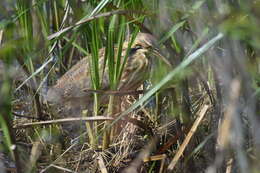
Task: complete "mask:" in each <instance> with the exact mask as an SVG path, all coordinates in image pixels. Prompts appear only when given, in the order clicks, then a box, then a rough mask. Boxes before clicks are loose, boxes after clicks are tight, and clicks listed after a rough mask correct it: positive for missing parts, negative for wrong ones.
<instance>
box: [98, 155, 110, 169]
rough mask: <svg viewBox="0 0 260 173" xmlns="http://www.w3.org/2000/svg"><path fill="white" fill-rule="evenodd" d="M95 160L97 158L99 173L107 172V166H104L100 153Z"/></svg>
mask: <svg viewBox="0 0 260 173" xmlns="http://www.w3.org/2000/svg"><path fill="white" fill-rule="evenodd" d="M97 160H98V165H99V168H100V171H101V173H108V171H107V168H106V166H105V162H104V160H103V158H102V156H101V155H100V154H99V156H98V157H97Z"/></svg>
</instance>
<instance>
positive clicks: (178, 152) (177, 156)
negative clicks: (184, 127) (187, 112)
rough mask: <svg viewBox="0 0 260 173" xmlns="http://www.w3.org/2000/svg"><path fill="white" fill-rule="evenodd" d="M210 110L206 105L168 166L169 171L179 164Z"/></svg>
mask: <svg viewBox="0 0 260 173" xmlns="http://www.w3.org/2000/svg"><path fill="white" fill-rule="evenodd" d="M208 108H209V105H204V107H203V108H202V109H201V111H200V113H199V116H198V118H197V119H196V120H195V122H194V124H193V125H192V127H191V129H190V131H189V133H188V135H187V136H186V138H185V139H184V141H183V143H182V144H181V146H180V148H179V150H178V151H177V153H176V154H175V156H174V158H173V159H172V161H171V163H170V165H169V166H168V170H170V171H172V170H173V169H174V167H175V165H176V164H177V162H178V160H179V159H180V157H181V155H182V154H183V151H184V150H185V148H186V146H187V145H188V143H189V141H190V139H191V137H192V136H193V135H194V133H195V132H196V130H197V127H198V126H199V124H200V122H201V120H202V119H203V117H204V116H205V115H206V112H207V110H208Z"/></svg>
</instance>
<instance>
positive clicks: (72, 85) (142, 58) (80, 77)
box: [47, 33, 166, 114]
mask: <svg viewBox="0 0 260 173" xmlns="http://www.w3.org/2000/svg"><path fill="white" fill-rule="evenodd" d="M155 45H156V39H155V38H154V37H153V36H152V35H150V34H146V33H139V34H138V35H137V37H136V39H135V41H134V43H133V45H132V46H131V49H130V53H129V56H128V58H127V61H126V64H125V67H124V70H123V73H122V77H121V80H120V83H119V85H118V90H119V91H127V90H136V89H137V88H138V87H139V86H140V85H141V84H142V83H143V82H144V81H145V80H146V79H147V77H148V76H149V72H150V65H151V59H150V56H149V55H150V54H151V53H154V54H157V55H159V54H158V51H156V46H155ZM127 47H128V42H125V43H124V45H123V50H122V57H123V56H125V54H126V50H127ZM104 54H105V49H104V48H103V49H100V51H99V55H100V56H101V58H100V62H99V65H100V67H99V69H100V71H102V69H103V67H102V66H103V64H104ZM160 57H162V56H160ZM87 58H89V57H86V58H83V59H82V60H80V61H79V62H78V63H77V64H76V65H74V66H73V67H72V68H71V69H70V70H69V71H68V72H67V73H65V74H64V75H63V76H62V77H61V78H60V79H59V80H58V81H57V84H56V85H54V86H53V87H51V88H50V89H49V90H48V93H47V100H48V101H50V102H56V103H64V102H67V101H69V102H74V103H72V104H74V105H75V104H76V105H79V100H81V101H83V102H82V103H83V104H84V105H88V108H89V106H90V105H91V104H92V102H93V99H91V96H92V93H89V92H85V91H83V90H84V89H90V88H91V76H90V70H89V64H88V59H87ZM164 61H166V60H165V59H164ZM100 76H102V77H101V79H102V88H101V89H102V90H108V89H109V80H108V71H107V68H105V71H104V73H102V72H100ZM77 114H78V113H77Z"/></svg>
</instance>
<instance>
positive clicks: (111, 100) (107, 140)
mask: <svg viewBox="0 0 260 173" xmlns="http://www.w3.org/2000/svg"><path fill="white" fill-rule="evenodd" d="M114 99H115V97H114V95H111V96H110V97H109V103H108V110H107V116H108V117H110V116H112V115H113V107H114ZM109 125H110V122H109V121H106V123H105V132H104V135H103V146H102V149H103V150H104V149H107V148H108V147H109V144H110V135H111V131H112V130H111V128H108V127H109Z"/></svg>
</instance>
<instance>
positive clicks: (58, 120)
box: [14, 116, 114, 129]
mask: <svg viewBox="0 0 260 173" xmlns="http://www.w3.org/2000/svg"><path fill="white" fill-rule="evenodd" d="M112 120H114V118H112V117H105V116H95V117H79V118H63V119H57V120H48V121H40V122H32V123H25V124H22V125H17V126H14V128H16V129H18V128H28V127H31V126H36V125H52V124H61V123H70V122H75V121H112Z"/></svg>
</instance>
